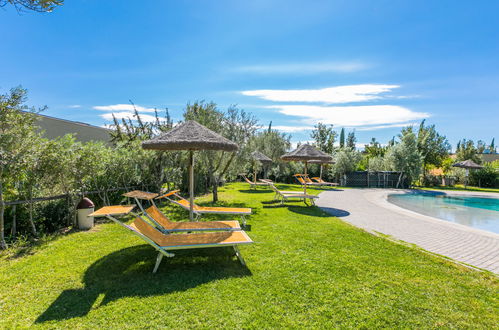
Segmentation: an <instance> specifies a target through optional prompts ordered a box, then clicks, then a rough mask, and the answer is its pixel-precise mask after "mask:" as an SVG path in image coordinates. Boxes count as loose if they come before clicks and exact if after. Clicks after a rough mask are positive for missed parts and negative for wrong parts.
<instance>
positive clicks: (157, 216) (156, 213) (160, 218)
mask: <svg viewBox="0 0 499 330" xmlns="http://www.w3.org/2000/svg"><path fill="white" fill-rule="evenodd" d="M146 212H147V214H148V215H149V216H150V217H151V218H153V220H154V221H156V222H157V223H158V224H160V225H161V226H162V227H163V228H165V229H170V228H171V224H172V222H171V221H170V219H168V218H167V217H166V216H165V215H164V214H163V213H161V211H160V210H158V208H157V207H156V206H154V205H152V206H151V207H149V208H148V209H147V210H146Z"/></svg>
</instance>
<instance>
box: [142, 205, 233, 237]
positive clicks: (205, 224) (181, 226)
mask: <svg viewBox="0 0 499 330" xmlns="http://www.w3.org/2000/svg"><path fill="white" fill-rule="evenodd" d="M146 213H147V214H148V215H149V217H151V218H153V219H154V221H155V222H156V223H158V224H159V225H160V226H161V228H160V229H162V231H164V232H179V231H223V230H229V231H230V230H241V226H239V221H235V220H230V221H179V222H173V221H171V220H170V219H168V217H166V216H165V215H164V214H163V212H161V211H160V210H159V209H158V208H157V207H156V206H155V205H151V206H150V207H149V208H148V209H146Z"/></svg>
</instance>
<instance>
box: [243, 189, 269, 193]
mask: <svg viewBox="0 0 499 330" xmlns="http://www.w3.org/2000/svg"><path fill="white" fill-rule="evenodd" d="M238 191H239V192H241V193H245V194H269V193H271V192H272V189H270V188H269V189H265V190H263V189H262V190H259V189H258V190H254V189H239V190H238Z"/></svg>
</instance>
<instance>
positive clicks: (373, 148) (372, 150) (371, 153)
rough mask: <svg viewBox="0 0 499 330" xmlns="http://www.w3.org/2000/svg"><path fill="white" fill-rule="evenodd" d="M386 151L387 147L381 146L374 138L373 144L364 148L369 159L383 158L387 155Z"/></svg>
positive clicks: (370, 143)
mask: <svg viewBox="0 0 499 330" xmlns="http://www.w3.org/2000/svg"><path fill="white" fill-rule="evenodd" d="M386 149H387V148H386V147H383V146H381V144H380V143H379V142H378V141H376V138H372V139H371V142H369V144H366V145H365V146H364V153H365V154H366V156H367V157H368V158H372V157H383V156H384V155H385V153H386Z"/></svg>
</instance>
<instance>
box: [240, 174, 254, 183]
mask: <svg viewBox="0 0 499 330" xmlns="http://www.w3.org/2000/svg"><path fill="white" fill-rule="evenodd" d="M241 176H242V177H243V179H244V181H246V182H247V183H249V184H253V183H254V182H252V181H250V179H248V177H247V176H246V175H241Z"/></svg>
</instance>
